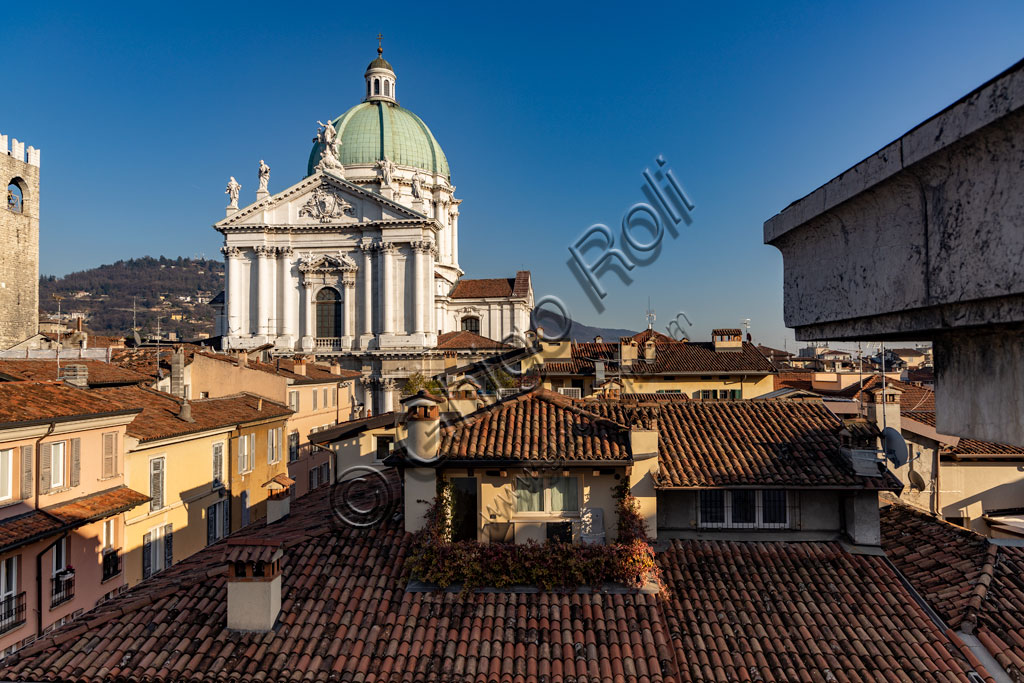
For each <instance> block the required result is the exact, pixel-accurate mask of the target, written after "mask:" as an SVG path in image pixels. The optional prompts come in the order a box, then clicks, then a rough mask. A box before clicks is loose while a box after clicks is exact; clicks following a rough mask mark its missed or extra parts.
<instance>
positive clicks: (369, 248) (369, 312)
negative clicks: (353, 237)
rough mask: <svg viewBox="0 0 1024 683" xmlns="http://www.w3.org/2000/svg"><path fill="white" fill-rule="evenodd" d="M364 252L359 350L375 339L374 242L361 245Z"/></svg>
mask: <svg viewBox="0 0 1024 683" xmlns="http://www.w3.org/2000/svg"><path fill="white" fill-rule="evenodd" d="M359 248H360V249H362V250H363V274H362V280H363V311H362V320H361V323H362V324H361V326H360V327H361V329H360V335H361V336H360V339H359V348H361V349H365V348H367V347H368V346H369V343H370V340H371V339H372V338H373V290H374V289H375V288H374V286H373V283H374V280H373V248H374V245H373V242H372V241H371V240H368V239H364V240H362V241H361V242H360V243H359Z"/></svg>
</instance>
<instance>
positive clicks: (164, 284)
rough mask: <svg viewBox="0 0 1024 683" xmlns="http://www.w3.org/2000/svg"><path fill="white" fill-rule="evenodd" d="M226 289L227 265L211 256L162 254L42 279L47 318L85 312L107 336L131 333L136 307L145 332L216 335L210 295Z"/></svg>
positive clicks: (41, 303) (41, 295) (42, 302)
mask: <svg viewBox="0 0 1024 683" xmlns="http://www.w3.org/2000/svg"><path fill="white" fill-rule="evenodd" d="M223 288H224V264H223V263H222V262H221V261H213V260H210V259H189V258H180V257H179V258H176V259H169V258H165V257H163V256H161V257H159V258H153V257H152V256H144V257H142V258H135V259H128V260H127V261H118V262H116V263H112V264H110V265H104V266H99V267H98V268H90V269H89V270H83V271H79V272H77V273H70V274H68V275H66V276H64V277H61V278H58V277H55V276H53V275H44V276H42V277H40V278H39V308H40V315H41V317H42V318H44V319H45V318H49V317H50V316H51V315H55V314H56V313H57V301H56V299H54V296H53V295H55V294H56V295H58V296H60V297H62V301H61V302H60V304H61V306H60V309H61V313H62V314H72V315H75V314H81V315H82V316H84V317H85V326H86V327H87V328H88V329H90V330H92V331H93V332H96V333H99V334H105V335H125V334H130V333H131V329H132V306H133V303H134V306H135V316H136V320H137V325H138V327H139V329H140V331H141V333H142V334H143V336H146V335H151V334H156V331H157V319H158V318H159V326H160V332H161V333H163V332H168V331H170V332H175V333H177V335H178V338H179V339H192V338H194V337H196V336H198V335H199V334H200V333H207V334H213V324H214V316H215V313H214V309H213V307H211V306H210V305H209V303H208V302H209V301H210V299H212V298H213V297H215V296H216V295H217V294H218V293H219V292H220V291H221V290H222V289H223Z"/></svg>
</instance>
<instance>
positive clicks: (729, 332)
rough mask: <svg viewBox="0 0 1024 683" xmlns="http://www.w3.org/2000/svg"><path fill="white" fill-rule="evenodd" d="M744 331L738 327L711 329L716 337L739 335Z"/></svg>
mask: <svg viewBox="0 0 1024 683" xmlns="http://www.w3.org/2000/svg"><path fill="white" fill-rule="evenodd" d="M742 334H743V332H742V331H741V330H740V328H738V327H721V328H718V329H717V330H711V335H712V336H714V337H739V336H740V335H742Z"/></svg>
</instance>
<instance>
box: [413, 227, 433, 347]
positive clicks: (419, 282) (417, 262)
mask: <svg viewBox="0 0 1024 683" xmlns="http://www.w3.org/2000/svg"><path fill="white" fill-rule="evenodd" d="M429 250H430V242H413V243H412V259H413V261H412V271H413V276H412V286H413V288H414V290H413V291H414V292H415V296H414V297H413V312H412V331H413V332H415V333H416V334H423V332H424V329H423V326H424V318H425V317H426V314H427V312H426V310H425V307H424V306H423V299H424V297H423V288H424V286H425V285H424V277H423V272H424V270H425V269H424V267H423V262H424V261H426V258H427V256H426V252H427V251H429Z"/></svg>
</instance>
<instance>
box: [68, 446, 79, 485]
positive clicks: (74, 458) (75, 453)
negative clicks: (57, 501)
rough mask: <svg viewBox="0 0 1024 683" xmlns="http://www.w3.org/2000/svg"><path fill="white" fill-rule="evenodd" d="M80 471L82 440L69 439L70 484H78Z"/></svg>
mask: <svg viewBox="0 0 1024 683" xmlns="http://www.w3.org/2000/svg"><path fill="white" fill-rule="evenodd" d="M81 473H82V440H81V439H71V481H70V482H69V484H70V485H71V486H73V487H74V486H78V482H79V479H80V477H81Z"/></svg>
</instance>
